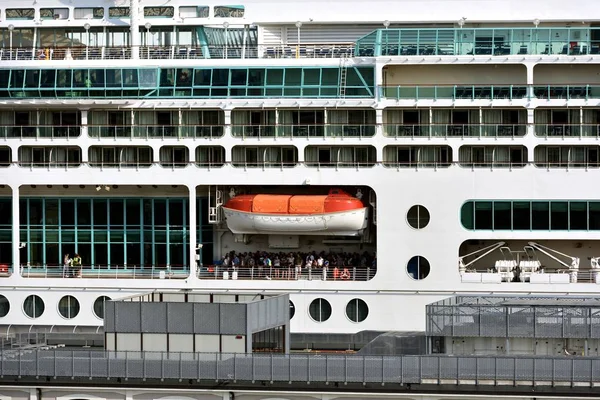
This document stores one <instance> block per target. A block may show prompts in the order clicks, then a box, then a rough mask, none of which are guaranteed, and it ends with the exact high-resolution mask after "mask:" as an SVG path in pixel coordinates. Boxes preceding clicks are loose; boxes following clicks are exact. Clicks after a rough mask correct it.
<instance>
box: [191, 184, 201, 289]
mask: <svg viewBox="0 0 600 400" xmlns="http://www.w3.org/2000/svg"><path fill="white" fill-rule="evenodd" d="M188 191H189V199H188V210H189V221H190V224H189V238H190V243H189V250H190V254H189V260H190V261H189V264H190V279H196V277H197V276H198V264H197V262H196V254H198V253H197V252H196V246H197V245H198V243H197V241H198V240H197V238H196V233H197V226H196V214H197V210H196V186H195V185H190V186H189V187H188ZM199 251H202V250H199ZM200 258H202V256H200Z"/></svg>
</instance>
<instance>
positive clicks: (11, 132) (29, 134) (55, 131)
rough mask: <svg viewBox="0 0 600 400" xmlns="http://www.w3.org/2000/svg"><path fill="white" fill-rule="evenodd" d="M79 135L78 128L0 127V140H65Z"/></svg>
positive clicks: (58, 126) (45, 126) (79, 129)
mask: <svg viewBox="0 0 600 400" xmlns="http://www.w3.org/2000/svg"><path fill="white" fill-rule="evenodd" d="M80 134H81V128H80V127H79V126H64V125H36V126H29V125H27V126H24V125H2V126H0V138H3V139H44V138H48V139H65V138H76V137H79V136H80Z"/></svg>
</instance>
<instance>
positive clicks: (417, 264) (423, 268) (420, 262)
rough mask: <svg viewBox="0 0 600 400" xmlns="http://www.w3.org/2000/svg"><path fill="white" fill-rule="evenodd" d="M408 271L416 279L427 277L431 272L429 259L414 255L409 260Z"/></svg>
mask: <svg viewBox="0 0 600 400" xmlns="http://www.w3.org/2000/svg"><path fill="white" fill-rule="evenodd" d="M406 272H408V275H409V276H410V277H411V278H413V279H414V280H416V281H420V280H421V279H425V278H427V276H428V275H429V272H430V267H429V261H427V259H426V258H425V257H421V256H414V257H413V258H411V259H410V260H408V264H407V265H406Z"/></svg>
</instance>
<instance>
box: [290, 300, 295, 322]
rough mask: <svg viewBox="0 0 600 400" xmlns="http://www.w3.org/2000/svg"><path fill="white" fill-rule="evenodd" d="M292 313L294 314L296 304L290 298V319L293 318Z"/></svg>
mask: <svg viewBox="0 0 600 400" xmlns="http://www.w3.org/2000/svg"><path fill="white" fill-rule="evenodd" d="M294 315H296V306H295V305H294V303H292V301H291V300H290V319H292V318H294Z"/></svg>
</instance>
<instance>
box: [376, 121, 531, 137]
mask: <svg viewBox="0 0 600 400" xmlns="http://www.w3.org/2000/svg"><path fill="white" fill-rule="evenodd" d="M526 133H527V125H522V124H516V125H510V124H468V125H461V124H385V125H384V126H383V134H384V135H385V136H387V137H392V138H399V137H402V138H406V137H408V138H419V137H422V138H433V137H441V138H471V137H478V138H486V137H489V138H515V137H523V136H525V134H526Z"/></svg>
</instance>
